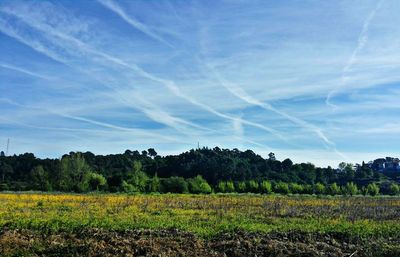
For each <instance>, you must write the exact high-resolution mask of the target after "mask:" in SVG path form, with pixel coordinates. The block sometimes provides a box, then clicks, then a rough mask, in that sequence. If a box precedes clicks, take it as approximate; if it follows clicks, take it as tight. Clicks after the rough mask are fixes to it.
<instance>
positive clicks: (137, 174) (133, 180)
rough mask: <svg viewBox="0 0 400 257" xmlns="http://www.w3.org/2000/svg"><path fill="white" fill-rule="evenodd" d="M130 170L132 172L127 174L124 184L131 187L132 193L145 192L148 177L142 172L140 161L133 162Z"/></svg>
mask: <svg viewBox="0 0 400 257" xmlns="http://www.w3.org/2000/svg"><path fill="white" fill-rule="evenodd" d="M132 169H133V170H132V172H130V173H129V174H128V179H127V180H126V182H127V183H129V184H131V185H132V186H133V191H134V192H145V191H146V185H147V182H148V180H149V177H148V176H147V174H146V173H145V172H144V171H143V170H142V163H141V162H140V161H134V163H133V168H132Z"/></svg>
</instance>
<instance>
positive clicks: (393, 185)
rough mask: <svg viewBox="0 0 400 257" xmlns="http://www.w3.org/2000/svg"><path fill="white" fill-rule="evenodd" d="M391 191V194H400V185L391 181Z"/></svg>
mask: <svg viewBox="0 0 400 257" xmlns="http://www.w3.org/2000/svg"><path fill="white" fill-rule="evenodd" d="M389 192H390V194H391V195H398V194H400V187H399V185H398V184H396V183H391V184H390V186H389Z"/></svg>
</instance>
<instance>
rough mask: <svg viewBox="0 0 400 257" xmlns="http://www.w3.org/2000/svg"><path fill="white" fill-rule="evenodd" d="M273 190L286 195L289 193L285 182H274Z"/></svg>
mask: <svg viewBox="0 0 400 257" xmlns="http://www.w3.org/2000/svg"><path fill="white" fill-rule="evenodd" d="M274 192H276V193H280V194H284V195H287V194H289V193H290V190H289V185H288V184H287V183H285V182H278V183H277V184H275V187H274Z"/></svg>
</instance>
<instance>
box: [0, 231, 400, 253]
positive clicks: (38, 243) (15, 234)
mask: <svg viewBox="0 0 400 257" xmlns="http://www.w3.org/2000/svg"><path fill="white" fill-rule="evenodd" d="M399 243H400V239H391V238H386V239H372V238H369V239H364V240H362V239H358V238H349V237H346V236H345V235H341V234H307V233H297V232H289V233H268V234H265V233H251V232H243V231H241V232H236V233H230V234H220V235H217V236H215V237H212V238H207V239H205V238H201V237H198V236H196V235H194V234H192V233H187V232H182V231H178V230H174V229H172V230H157V231H150V230H134V231H125V232H111V231H104V230H94V229H93V230H82V231H79V232H75V233H64V232H60V233H50V234H41V233H39V232H37V231H33V230H7V229H5V230H4V229H3V230H0V256H198V257H203V256H204V257H205V256H235V257H242V256H311V257H312V256H332V257H336V256H338V257H339V256H340V257H343V256H351V257H357V256H400V246H399Z"/></svg>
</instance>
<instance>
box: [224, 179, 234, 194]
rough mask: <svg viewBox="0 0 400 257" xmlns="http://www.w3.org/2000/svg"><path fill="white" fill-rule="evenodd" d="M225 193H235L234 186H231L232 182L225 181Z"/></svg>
mask: <svg viewBox="0 0 400 257" xmlns="http://www.w3.org/2000/svg"><path fill="white" fill-rule="evenodd" d="M225 192H226V193H233V192H235V185H234V184H233V182H232V181H227V182H226V187H225Z"/></svg>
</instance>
